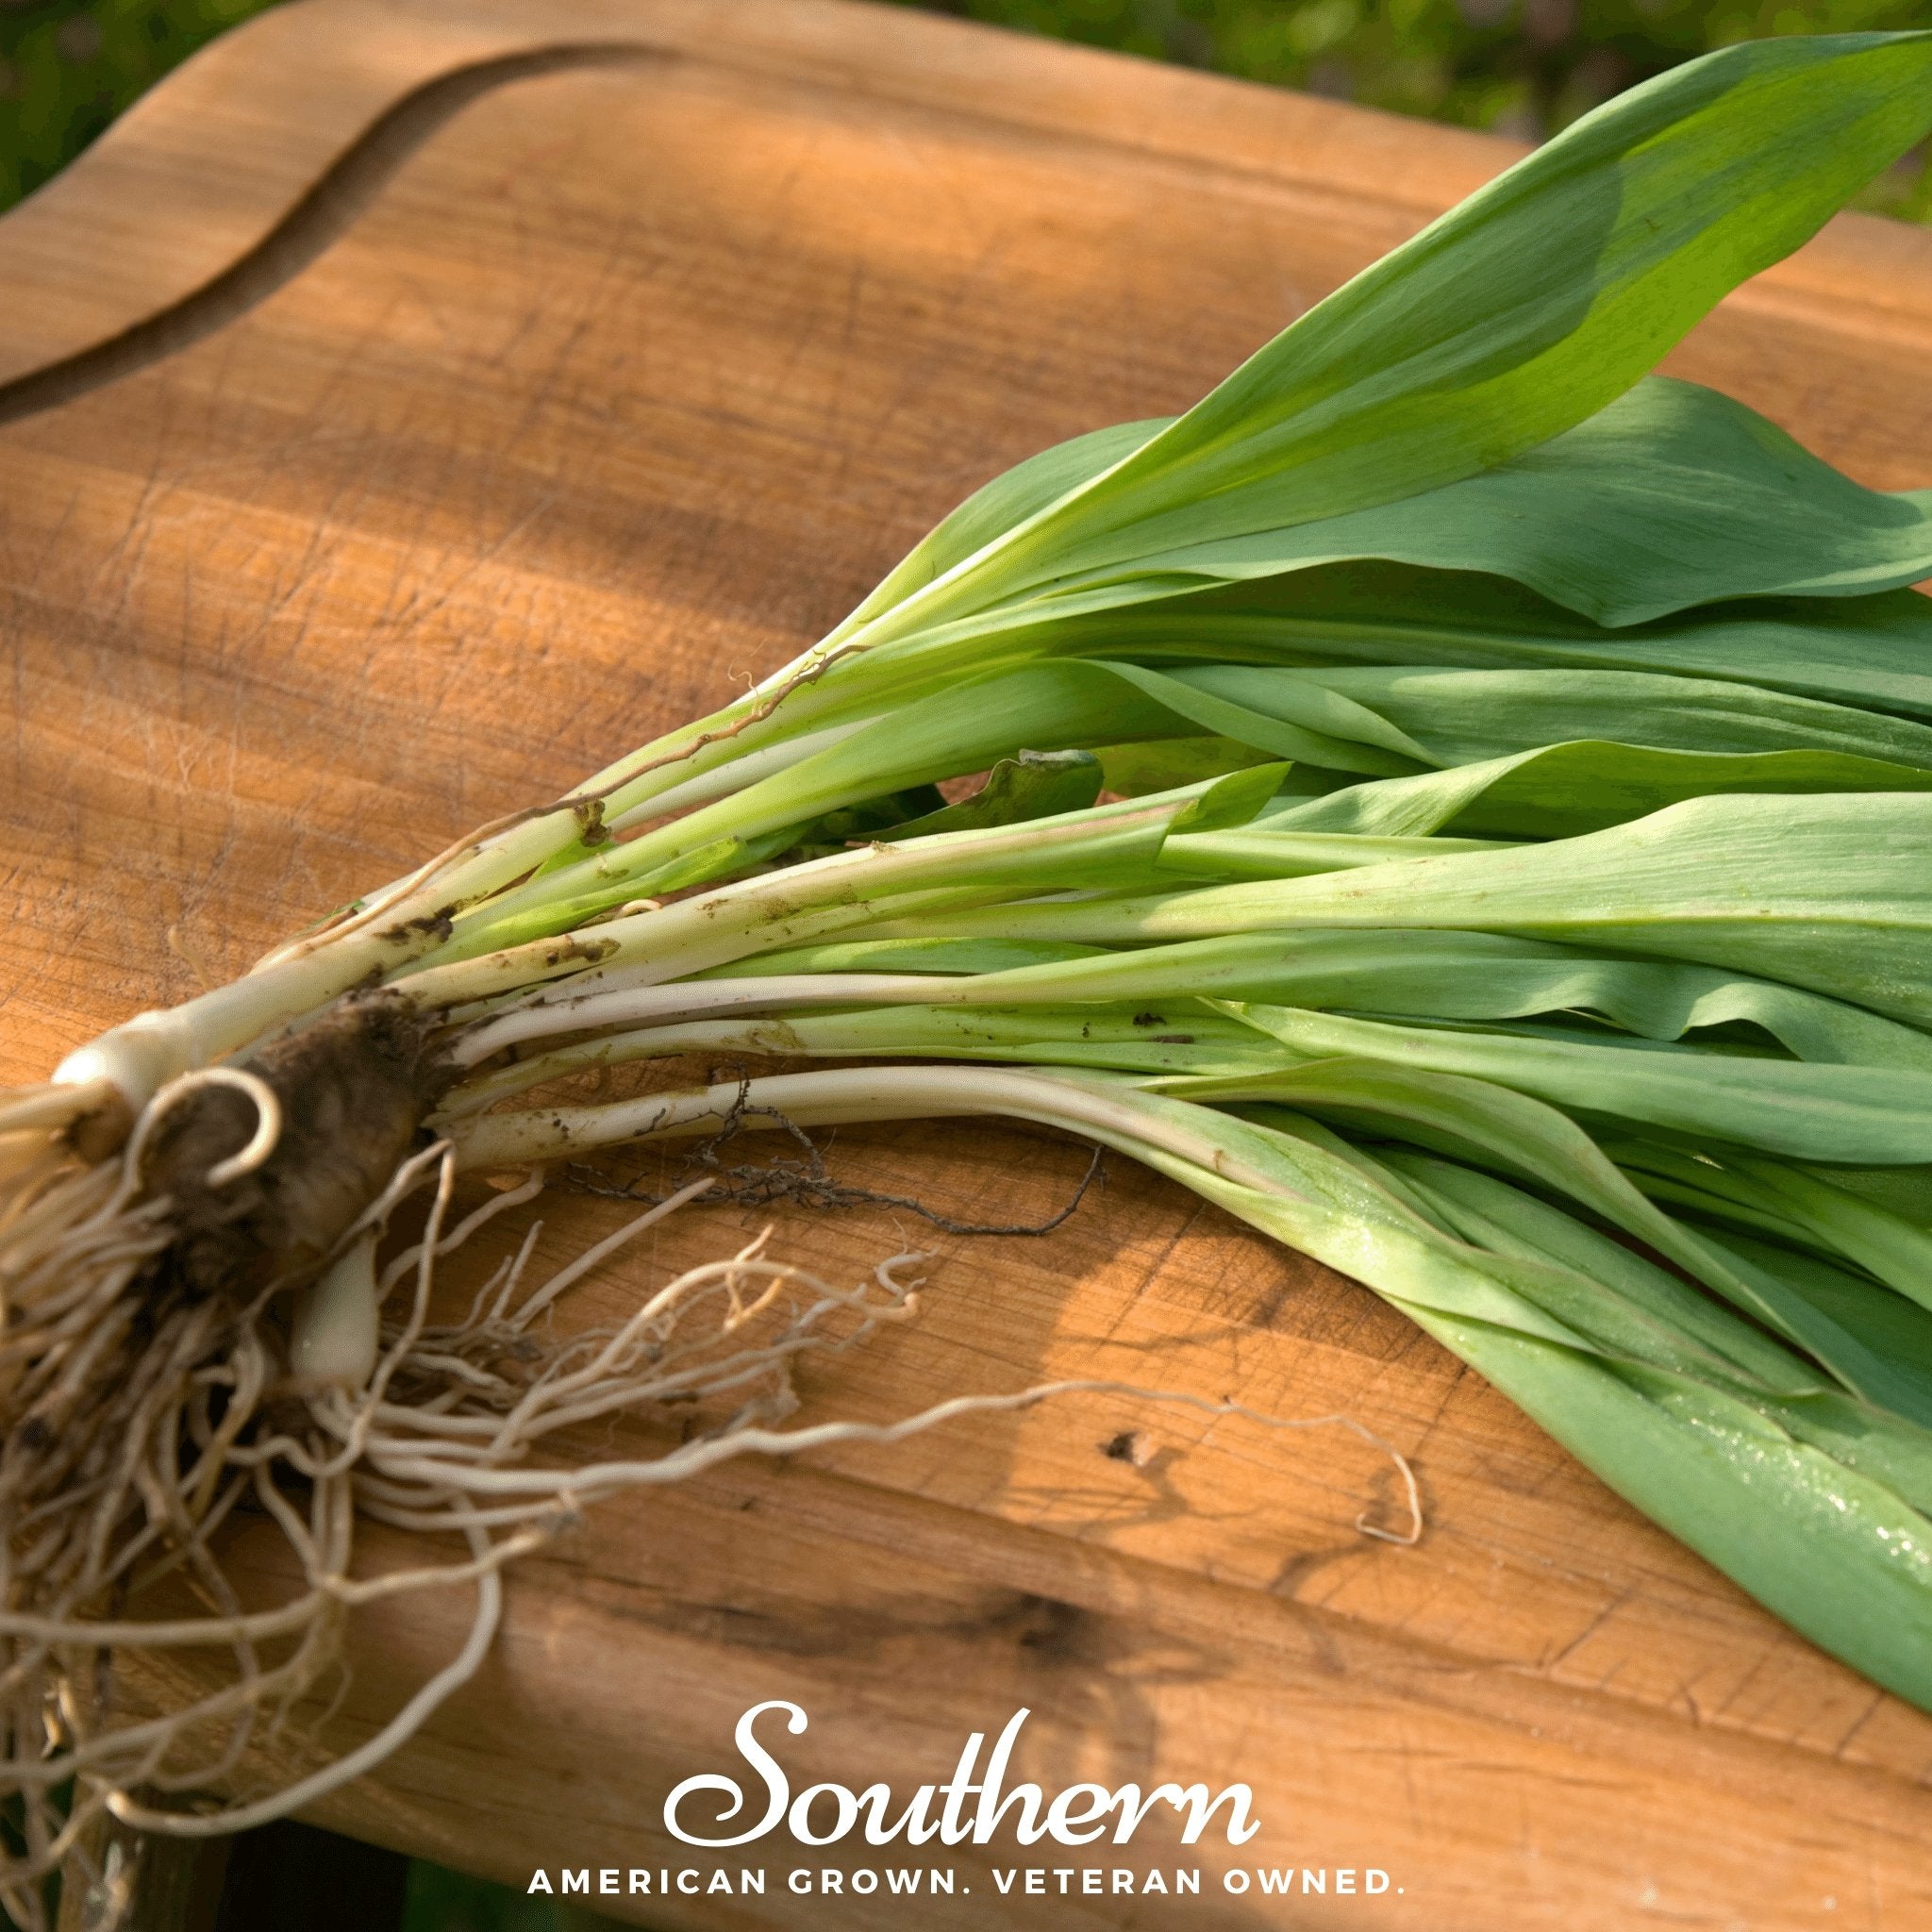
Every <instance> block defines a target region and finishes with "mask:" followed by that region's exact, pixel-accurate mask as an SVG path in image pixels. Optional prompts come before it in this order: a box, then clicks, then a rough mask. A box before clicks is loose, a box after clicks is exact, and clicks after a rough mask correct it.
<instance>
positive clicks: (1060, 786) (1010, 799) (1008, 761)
mask: <svg viewBox="0 0 1932 1932" xmlns="http://www.w3.org/2000/svg"><path fill="white" fill-rule="evenodd" d="M1100 779H1101V771H1100V760H1099V759H1098V758H1093V757H1092V756H1091V755H1090V754H1089V753H1087V752H1082V751H1023V752H1022V753H1021V754H1020V755H1019V757H1018V758H1002V759H1001V760H1000V761H999V763H998V764H996V765H995V766H994V767H993V768H992V770H991V771H990V772H989V773H988V774H986V783H985V784H984V785H982V786H981V787H980V788H979V790H978V791H975V792H974V794H973V795H972V796H971V797H970V798H962V799H960V800H959V801H958V804H957V805H948V806H942V807H941V808H939V809H938V810H936V811H931V812H928V813H926V814H925V815H924V817H923V818H916V819H907V820H905V821H903V822H902V823H901V824H895V825H892V826H891V827H890V828H889V829H887V830H884V831H882V832H880V833H879V835H878V836H879V837H880V838H882V839H887V840H894V839H920V838H924V837H925V836H926V835H927V834H928V833H932V832H970V831H975V830H977V829H979V828H980V827H981V826H985V825H1016V824H1024V822H1025V821H1026V820H1028V819H1044V818H1052V817H1054V816H1056V815H1057V814H1058V813H1060V812H1066V811H1084V810H1085V809H1086V808H1088V807H1089V806H1090V805H1091V804H1092V803H1093V801H1094V800H1095V799H1096V798H1098V797H1099V796H1100Z"/></svg>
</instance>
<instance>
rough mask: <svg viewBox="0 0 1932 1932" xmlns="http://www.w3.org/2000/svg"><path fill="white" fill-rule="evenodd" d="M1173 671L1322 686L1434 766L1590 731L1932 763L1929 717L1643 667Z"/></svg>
mask: <svg viewBox="0 0 1932 1932" xmlns="http://www.w3.org/2000/svg"><path fill="white" fill-rule="evenodd" d="M1171 675H1172V677H1173V678H1174V681H1176V682H1179V683H1183V684H1189V685H1191V686H1193V687H1194V688H1195V689H1197V690H1200V691H1211V692H1213V693H1214V694H1215V695H1216V696H1219V697H1222V698H1225V699H1228V700H1230V701H1232V702H1233V703H1236V704H1240V705H1244V706H1248V707H1251V708H1255V709H1257V710H1261V711H1264V712H1265V711H1275V710H1286V709H1289V708H1296V709H1300V708H1306V707H1307V702H1308V700H1307V696H1306V694H1305V691H1306V690H1308V689H1312V690H1316V691H1323V692H1325V693H1327V694H1329V695H1330V696H1331V697H1332V698H1333V699H1335V700H1337V701H1339V702H1341V703H1344V704H1347V705H1350V706H1354V707H1358V708H1360V709H1361V710H1362V711H1363V712H1364V713H1366V714H1367V716H1368V718H1369V719H1372V720H1373V721H1374V724H1379V725H1381V726H1382V727H1383V729H1384V731H1385V732H1386V731H1390V730H1392V731H1394V732H1397V733H1400V734H1401V740H1400V741H1401V742H1402V743H1403V744H1404V745H1405V746H1410V747H1413V748H1414V753H1419V754H1420V755H1421V756H1422V757H1423V758H1425V759H1426V760H1427V762H1428V763H1430V764H1432V765H1436V766H1450V765H1466V764H1474V763H1477V762H1480V761H1482V760H1485V759H1490V758H1508V757H1512V756H1514V755H1516V754H1518V753H1521V752H1524V751H1532V750H1536V749H1538V748H1540V747H1541V746H1544V745H1555V744H1564V743H1569V742H1572V741H1582V740H1595V741H1614V742H1616V743H1619V744H1625V745H1644V746H1650V747H1653V748H1655V749H1657V750H1663V751H1689V752H1701V753H1711V752H1718V753H1751V752H1778V751H1824V752H1834V753H1838V754H1840V755H1842V756H1845V757H1848V758H1862V759H1868V760H1872V761H1874V762H1877V763H1883V764H1892V765H1899V766H1904V767H1907V768H1908V769H1911V770H1916V771H1919V772H1927V771H1932V724H1920V723H1918V722H1917V721H1915V720H1911V719H1906V718H1892V717H1888V716H1887V715H1885V714H1884V713H1883V712H1874V711H1866V710H1858V709H1854V708H1852V707H1851V706H1849V705H1833V704H1824V703H1822V702H1821V701H1820V700H1818V699H1816V698H1801V697H1793V696H1791V695H1790V694H1789V693H1787V692H1784V691H1765V690H1763V689H1762V688H1761V687H1759V686H1757V685H1751V684H1734V683H1729V682H1724V681H1720V680H1718V679H1715V678H1698V677H1673V676H1667V675H1658V674H1657V673H1654V672H1640V671H1578V670H1570V669H1565V670H1561V671H1557V670H1548V671H1439V670H1433V669H1427V670H1421V669H1416V668H1413V667H1404V666H1391V667H1389V668H1386V669H1382V668H1377V669H1374V670H1369V669H1361V670H1354V669H1351V670H1320V671H1312V670H1299V669H1296V670H1291V669H1286V668H1282V669H1272V668H1271V669H1261V668H1257V667H1254V666H1247V665H1225V666H1221V665H1217V666H1214V667H1211V668H1208V667H1203V668H1201V669H1198V670H1187V671H1180V672H1175V673H1173V674H1171ZM1297 687H1301V688H1304V689H1297ZM1357 728H1361V727H1357ZM1414 753H1412V754H1411V755H1414Z"/></svg>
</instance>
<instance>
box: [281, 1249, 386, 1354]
mask: <svg viewBox="0 0 1932 1932" xmlns="http://www.w3.org/2000/svg"><path fill="white" fill-rule="evenodd" d="M380 1329H381V1321H380V1312H379V1310H378V1308H377V1306H376V1293H375V1230H373V1229H372V1230H371V1231H370V1232H369V1233H368V1234H366V1235H365V1236H363V1238H362V1239H361V1240H360V1241H357V1242H356V1243H355V1244H354V1246H352V1247H351V1248H350V1249H349V1250H348V1252H347V1253H346V1254H344V1255H342V1256H341V1257H340V1258H339V1259H338V1260H337V1261H336V1262H335V1264H334V1265H333V1266H332V1267H331V1268H329V1269H328V1271H327V1272H326V1273H325V1274H324V1275H323V1277H322V1278H321V1280H319V1281H318V1282H316V1283H315V1285H314V1286H313V1287H312V1288H310V1289H309V1290H308V1292H307V1293H306V1294H305V1295H304V1296H303V1297H302V1306H301V1307H300V1308H299V1309H298V1310H297V1312H296V1315H295V1330H294V1334H293V1337H292V1338H291V1341H290V1344H289V1368H290V1371H291V1374H293V1376H294V1378H295V1380H296V1381H297V1382H298V1383H300V1384H301V1385H302V1386H304V1387H308V1388H318V1389H319V1388H325V1387H327V1386H329V1385H331V1384H333V1385H335V1386H338V1387H340V1388H343V1389H348V1390H351V1391H353V1390H358V1389H361V1388H364V1387H366V1386H367V1384H368V1381H369V1378H370V1376H371V1375H373V1374H375V1358H376V1353H377V1345H378V1342H379V1340H380Z"/></svg>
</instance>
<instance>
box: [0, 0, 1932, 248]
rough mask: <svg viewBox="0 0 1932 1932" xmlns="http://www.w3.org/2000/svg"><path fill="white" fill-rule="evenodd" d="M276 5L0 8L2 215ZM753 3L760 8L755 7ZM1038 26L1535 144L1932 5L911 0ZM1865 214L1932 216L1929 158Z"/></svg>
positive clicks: (1889, 180) (1657, 0)
mask: <svg viewBox="0 0 1932 1932" xmlns="http://www.w3.org/2000/svg"><path fill="white" fill-rule="evenodd" d="M270 4H272V0H87V4H84V5H77V4H75V0H0V207H6V206H8V204H10V203H12V202H14V201H17V200H18V199H19V198H20V197H21V196H22V195H23V194H26V193H29V192H32V191H33V190H34V189H35V188H38V187H39V186H40V184H41V183H42V181H44V180H45V179H46V178H47V177H48V175H51V174H53V173H54V172H55V171H56V170H58V168H60V167H61V166H63V165H64V164H65V163H66V162H67V161H68V160H69V159H71V158H73V157H74V156H75V154H77V153H78V152H79V151H80V150H81V149H82V148H83V147H85V146H86V145H87V143H88V142H90V141H92V139H93V138H94V137H95V135H97V134H99V133H100V131H101V130H102V128H104V127H105V126H107V125H108V122H109V121H111V120H112V119H113V117H114V116H115V115H116V114H117V113H119V112H120V111H121V109H122V108H125V107H126V106H127V104H128V103H129V102H130V101H132V100H133V99H134V97H135V96H136V95H137V94H139V93H140V92H142V90H143V89H144V88H146V87H148V86H150V85H152V83H153V82H155V81H156V80H158V78H159V77H160V76H161V75H163V74H165V73H166V72H167V70H168V69H169V68H170V67H172V66H173V65H174V64H175V62H176V61H177V60H180V59H182V58H185V57H186V56H187V55H189V54H191V53H192V52H193V51H194V49H195V48H196V47H198V46H200V45H201V44H202V42H205V41H208V40H211V39H212V38H213V37H214V36H215V35H216V34H218V33H220V32H221V31H222V30H223V29H224V28H225V27H228V26H231V25H234V24H235V23H236V22H237V21H239V20H242V19H243V18H245V17H246V16H247V15H249V14H252V13H258V12H260V11H261V10H262V8H264V7H265V6H267V5H270ZM744 4H749V5H755V4H757V0H744ZM902 4H924V5H927V6H931V7H933V8H936V9H937V10H940V11H943V12H949V13H956V14H960V15H963V16H966V17H968V18H970V19H974V20H982V21H990V22H992V23H994V24H996V25H1002V26H1009V27H1018V28H1020V29H1022V30H1024V31H1025V32H1029V33H1039V34H1046V35H1050V36H1052V37H1054V38H1056V39H1059V40H1070V41H1082V42H1087V43H1089V44H1090V45H1093V46H1101V47H1118V48H1122V49H1124V50H1125V51H1127V52H1129V53H1134V54H1144V55H1149V56H1152V57H1153V58H1157V59H1163V60H1177V61H1182V62H1185V63H1187V64H1188V65H1190V66H1194V67H1206V68H1211V69H1214V70H1215V71H1216V72H1219V73H1222V74H1234V75H1241V76H1242V77H1243V78H1245V79H1249V80H1260V81H1273V82H1276V83H1278V84H1280V85H1283V86H1287V87H1298V88H1307V89H1309V90H1311V91H1312V92H1316V93H1323V94H1331V95H1334V96H1337V97H1339V98H1343V99H1348V100H1355V101H1360V102H1363V103H1364V104H1366V105H1367V106H1370V107H1374V108H1390V109H1391V110H1393V111H1394V112H1396V113H1401V114H1420V115H1424V116H1427V117H1429V118H1431V119H1434V120H1439V121H1456V122H1460V123H1462V124H1464V125H1468V126H1473V127H1492V128H1495V129H1497V130H1499V131H1500V132H1503V133H1507V134H1514V135H1518V136H1520V137H1522V138H1524V139H1526V140H1538V139H1541V138H1542V137H1544V136H1546V135H1549V134H1554V133H1555V132H1556V131H1557V129H1558V128H1559V127H1561V126H1563V125H1565V124H1566V123H1568V122H1570V121H1574V119H1575V118H1576V116H1577V115H1579V114H1581V113H1584V112H1586V111H1587V110H1588V109H1590V108H1593V107H1594V106H1595V105H1596V104H1597V103H1598V102H1599V101H1603V100H1607V99H1608V97H1609V96H1610V95H1611V94H1613V93H1616V92H1618V91H1619V90H1621V89H1623V88H1626V87H1628V86H1630V85H1631V84H1632V83H1633V82H1636V81H1639V80H1642V79H1644V78H1645V77H1646V76H1648V75H1653V74H1657V73H1660V72H1661V71H1662V70H1663V69H1664V68H1666V67H1669V66H1671V65H1673V64H1674V62H1676V61H1679V60H1685V59H1689V58H1691V56H1692V55H1695V54H1701V53H1704V52H1705V51H1707V49H1709V48H1711V47H1718V46H1723V45H1724V44H1726V43H1727V42H1732V41H1740V40H1749V39H1752V38H1754V37H1757V36H1759V35H1766V34H1788V33H1850V32H1855V31H1860V30H1863V29H1867V28H1874V27H1904V26H1921V25H1932V0H902ZM1865 205H1866V206H1867V207H1873V208H1882V209H1884V210H1885V211H1887V212H1889V213H1892V214H1899V215H1905V216H1907V217H1910V218H1913V219H1918V220H1924V219H1927V218H1932V181H1928V179H1927V175H1926V170H1925V167H1924V158H1923V157H1921V156H1915V157H1913V158H1912V159H1911V160H1909V161H1907V162H1906V163H1903V164H1901V166H1900V167H1898V168H1897V169H1894V170H1893V171H1892V173H1891V174H1890V175H1889V176H1887V177H1886V179H1885V180H1884V181H1882V182H1880V183H1878V184H1877V185H1876V186H1875V187H1874V189H1873V190H1872V191H1870V192H1868V194H1867V196H1866V198H1865Z"/></svg>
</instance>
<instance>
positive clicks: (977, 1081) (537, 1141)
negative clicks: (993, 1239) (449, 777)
mask: <svg viewBox="0 0 1932 1932" xmlns="http://www.w3.org/2000/svg"><path fill="white" fill-rule="evenodd" d="M751 1108H762V1109H765V1111H764V1112H762V1113H758V1112H752V1111H749V1109H751ZM960 1114H1009V1115H1011V1116H1012V1117H1013V1118H1015V1119H1017V1120H1029V1121H1037V1122H1039V1123H1040V1124H1042V1125H1044V1126H1055V1127H1071V1128H1073V1129H1074V1131H1075V1132H1077V1133H1082V1134H1086V1135H1089V1136H1090V1137H1091V1138H1092V1139H1094V1140H1096V1141H1105V1142H1106V1143H1107V1144H1108V1146H1110V1147H1117V1148H1119V1149H1120V1150H1121V1151H1122V1152H1123V1153H1125V1154H1130V1155H1138V1154H1139V1153H1140V1152H1141V1149H1143V1148H1147V1147H1158V1148H1160V1149H1162V1150H1164V1151H1165V1152H1167V1153H1169V1154H1172V1155H1174V1156H1176V1157H1177V1158H1180V1159H1182V1160H1186V1161H1190V1162H1191V1163H1192V1164H1193V1165H1195V1166H1196V1167H1203V1168H1206V1169H1207V1170H1208V1173H1210V1174H1221V1175H1223V1176H1224V1177H1225V1178H1226V1179H1228V1180H1232V1181H1235V1182H1238V1183H1239V1184H1240V1185H1241V1186H1242V1187H1246V1188H1255V1189H1257V1190H1259V1191H1262V1192H1264V1193H1269V1194H1279V1193H1281V1192H1282V1191H1283V1190H1282V1186H1281V1183H1280V1181H1279V1180H1278V1179H1276V1178H1274V1176H1272V1175H1269V1174H1264V1173H1262V1172H1261V1170H1260V1169H1258V1168H1256V1167H1251V1166H1250V1165H1249V1164H1248V1163H1247V1162H1246V1161H1244V1160H1241V1159H1240V1158H1237V1157H1236V1156H1234V1155H1232V1154H1230V1153H1229V1152H1228V1151H1227V1149H1226V1148H1225V1147H1224V1146H1222V1145H1221V1144H1220V1143H1219V1142H1218V1141H1215V1140H1213V1139H1212V1138H1211V1137H1209V1136H1208V1135H1206V1134H1199V1133H1195V1132H1193V1131H1192V1130H1191V1129H1190V1128H1189V1127H1187V1126H1186V1125H1185V1124H1182V1123H1180V1122H1178V1121H1176V1120H1174V1118H1173V1116H1172V1115H1171V1114H1170V1113H1169V1112H1168V1111H1167V1110H1166V1109H1165V1108H1154V1107H1149V1106H1145V1105H1137V1104H1136V1100H1135V1097H1134V1090H1133V1089H1132V1088H1129V1087H1124V1086H1123V1085H1122V1084H1120V1083H1119V1082H1116V1081H1099V1080H1091V1079H1088V1078H1084V1077H1082V1076H1080V1075H1077V1074H1037V1073H1032V1072H1029V1071H1026V1070H1024V1069H1014V1068H1007V1067H970V1066H968V1067H946V1066H915V1067H878V1066H871V1067H835V1068H830V1069H826V1070H823V1071H815V1072H812V1073H808V1074H769V1075H767V1076H766V1077H765V1078H763V1079H758V1080H748V1081H731V1082H724V1083H721V1084H719V1085H718V1086H715V1087H706V1088H698V1089H690V1090H686V1091H683V1092H677V1093H653V1094H647V1095H646V1096H645V1097H643V1098H642V1099H641V1100H630V1101H624V1102H620V1103H618V1104H616V1105H613V1106H605V1107H546V1108H538V1109H533V1110H532V1111H530V1112H527V1113H492V1114H484V1115H482V1116H481V1117H480V1118H477V1119H472V1120H466V1121H457V1122H453V1123H450V1124H447V1125H446V1126H445V1128H444V1131H445V1132H446V1133H447V1135H448V1137H449V1140H450V1141H451V1144H452V1145H453V1146H454V1147H455V1148H456V1153H457V1164H458V1167H459V1168H461V1169H463V1170H464V1171H466V1172H475V1171H478V1170H481V1171H485V1172H488V1171H493V1170H496V1169H500V1168H507V1167H524V1166H527V1165H529V1164H531V1163H532V1162H536V1161H549V1160H560V1159H566V1158H571V1157H573V1156H576V1155H582V1154H586V1153H590V1152H592V1151H593V1150H595V1149H597V1148H600V1147H614V1146H618V1145H621V1144H622V1143H623V1142H625V1141H641V1140H646V1139H649V1138H652V1137H654V1136H658V1135H663V1136H667V1137H674V1136H676V1137H681V1136H689V1135H692V1134H701V1133H704V1132H706V1131H707V1130H708V1129H715V1128H716V1127H717V1126H719V1125H720V1124H722V1123H724V1121H727V1120H741V1121H742V1123H743V1124H744V1125H746V1126H775V1125H777V1124H780V1120H782V1121H785V1122H790V1123H791V1124H793V1125H795V1126H801V1127H823V1126H836V1125H842V1124H848V1123H853V1122H858V1121H890V1120H926V1119H941V1118H947V1117H953V1116H958V1115H960ZM774 1116H776V1117H777V1118H774Z"/></svg>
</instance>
